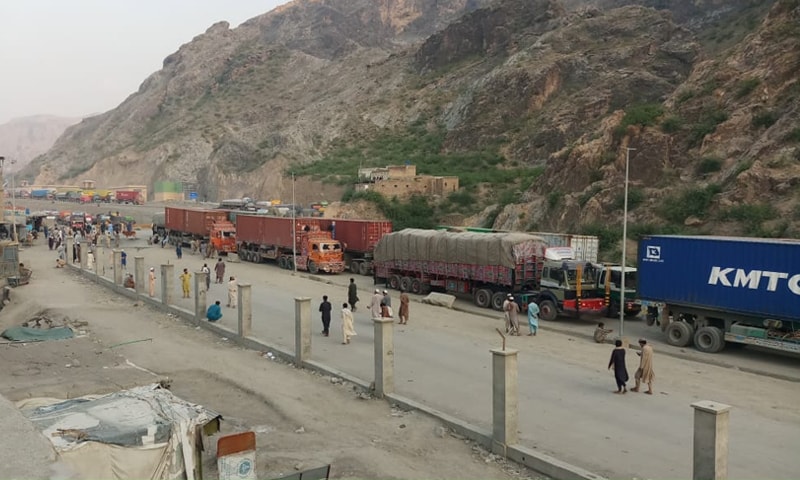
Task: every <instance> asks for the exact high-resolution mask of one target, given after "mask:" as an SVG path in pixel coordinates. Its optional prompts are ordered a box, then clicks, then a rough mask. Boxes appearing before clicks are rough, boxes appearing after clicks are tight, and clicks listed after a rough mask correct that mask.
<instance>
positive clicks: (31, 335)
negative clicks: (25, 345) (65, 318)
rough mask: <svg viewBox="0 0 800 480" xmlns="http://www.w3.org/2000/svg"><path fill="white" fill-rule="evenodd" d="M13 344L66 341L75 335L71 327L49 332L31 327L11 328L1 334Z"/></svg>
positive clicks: (57, 328)
mask: <svg viewBox="0 0 800 480" xmlns="http://www.w3.org/2000/svg"><path fill="white" fill-rule="evenodd" d="M0 336H1V337H3V338H7V339H9V340H11V341H13V342H43V341H45V340H64V339H66V338H72V337H73V336H74V334H73V333H72V329H71V328H69V327H56V328H49V329H47V330H44V329H41V328H29V327H11V328H9V329H7V330H6V331H4V332H3V333H2V334H0Z"/></svg>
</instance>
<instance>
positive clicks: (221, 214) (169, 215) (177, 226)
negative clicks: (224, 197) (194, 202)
mask: <svg viewBox="0 0 800 480" xmlns="http://www.w3.org/2000/svg"><path fill="white" fill-rule="evenodd" d="M164 224H165V226H166V229H167V235H168V238H169V243H170V244H171V245H177V244H179V243H180V244H181V245H189V243H190V242H191V241H192V240H199V241H206V242H210V244H211V245H212V246H213V247H214V250H216V251H217V252H219V253H235V252H236V228H235V227H234V225H233V224H232V223H231V222H230V221H228V212H226V211H225V210H215V209H214V210H212V209H204V208H184V207H166V208H165V209H164Z"/></svg>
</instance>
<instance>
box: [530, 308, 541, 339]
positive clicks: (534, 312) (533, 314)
mask: <svg viewBox="0 0 800 480" xmlns="http://www.w3.org/2000/svg"><path fill="white" fill-rule="evenodd" d="M528 328H530V329H531V331H530V333H529V334H528V336H529V337H530V336H534V337H535V336H536V332H537V331H539V305H537V304H536V302H534V301H533V300H531V303H529V304H528Z"/></svg>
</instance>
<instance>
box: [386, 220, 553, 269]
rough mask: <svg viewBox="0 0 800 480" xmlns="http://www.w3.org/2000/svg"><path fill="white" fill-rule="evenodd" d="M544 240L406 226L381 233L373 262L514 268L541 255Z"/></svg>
mask: <svg viewBox="0 0 800 480" xmlns="http://www.w3.org/2000/svg"><path fill="white" fill-rule="evenodd" d="M545 248H547V244H546V243H545V241H544V240H543V239H542V238H540V237H537V236H534V235H529V234H526V233H472V232H458V233H454V232H442V231H437V230H419V229H411V228H407V229H405V230H401V231H399V232H394V233H390V234H388V235H385V236H384V237H383V238H382V239H381V241H380V242H379V243H378V245H377V246H376V247H375V261H376V262H384V261H391V260H416V261H434V262H443V263H451V264H468V265H480V266H501V267H507V268H514V267H516V266H517V265H519V264H520V262H521V261H524V260H525V259H527V258H531V257H536V258H543V257H544V250H545Z"/></svg>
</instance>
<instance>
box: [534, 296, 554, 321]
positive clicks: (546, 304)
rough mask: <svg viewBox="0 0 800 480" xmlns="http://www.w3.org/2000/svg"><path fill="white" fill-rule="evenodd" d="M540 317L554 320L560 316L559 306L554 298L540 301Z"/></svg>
mask: <svg viewBox="0 0 800 480" xmlns="http://www.w3.org/2000/svg"><path fill="white" fill-rule="evenodd" d="M539 318H541V319H542V320H546V321H548V322H552V321H553V320H555V319H556V318H558V308H556V304H555V303H553V301H552V300H542V301H541V302H539Z"/></svg>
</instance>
